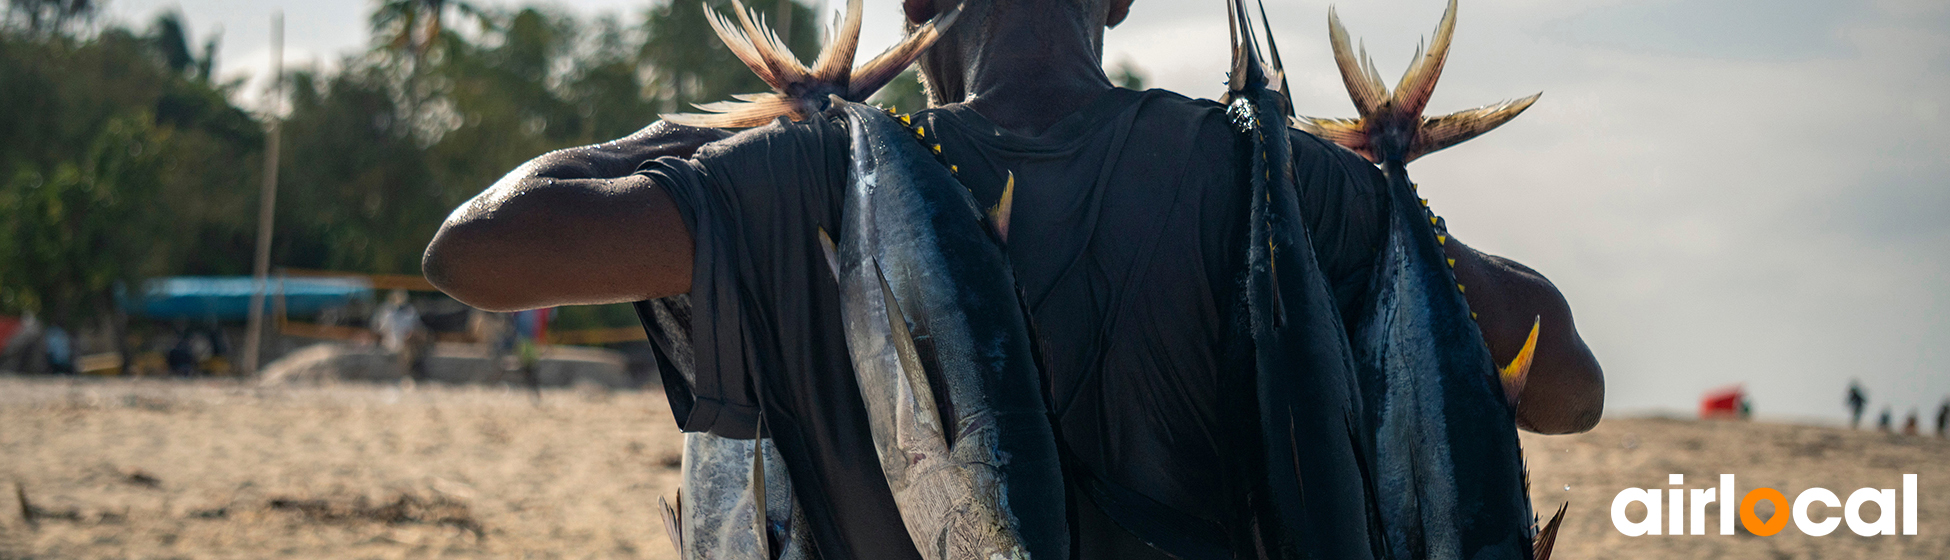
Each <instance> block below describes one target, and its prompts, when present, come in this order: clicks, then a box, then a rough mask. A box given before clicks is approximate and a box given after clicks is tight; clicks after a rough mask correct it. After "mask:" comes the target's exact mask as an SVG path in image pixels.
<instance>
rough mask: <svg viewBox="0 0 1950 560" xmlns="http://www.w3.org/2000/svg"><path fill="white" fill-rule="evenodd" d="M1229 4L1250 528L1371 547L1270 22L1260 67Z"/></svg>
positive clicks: (1327, 544)
mask: <svg viewBox="0 0 1950 560" xmlns="http://www.w3.org/2000/svg"><path fill="white" fill-rule="evenodd" d="M1227 7H1228V9H1229V11H1230V12H1231V16H1232V20H1233V27H1232V37H1233V40H1232V42H1233V64H1232V71H1231V79H1230V81H1229V83H1228V91H1227V95H1226V97H1225V100H1224V101H1225V102H1226V104H1227V112H1228V114H1229V115H1230V116H1231V118H1232V123H1233V125H1234V126H1235V127H1236V128H1237V129H1238V131H1239V133H1240V134H1241V135H1242V136H1243V137H1244V138H1245V140H1246V141H1247V143H1248V144H1249V145H1250V152H1249V154H1248V156H1247V157H1248V161H1247V162H1246V164H1245V168H1246V171H1247V177H1246V179H1247V184H1246V185H1245V188H1246V189H1247V191H1248V196H1249V198H1248V200H1250V201H1251V206H1250V209H1249V214H1248V224H1247V225H1248V227H1247V234H1248V235H1249V238H1248V240H1247V243H1246V244H1245V245H1246V251H1247V252H1246V270H1245V271H1244V273H1243V278H1242V281H1243V285H1244V287H1245V290H1244V292H1245V300H1246V301H1245V302H1244V303H1245V310H1246V314H1247V318H1248V320H1249V323H1250V329H1251V339H1252V350H1253V360H1254V367H1255V371H1254V375H1255V390H1256V395H1255V397H1256V399H1257V402H1258V405H1259V407H1258V413H1259V426H1260V433H1259V436H1260V444H1261V463H1260V468H1259V469H1256V470H1257V472H1258V473H1259V474H1260V475H1261V476H1262V477H1263V478H1262V479H1261V480H1260V481H1259V483H1260V485H1261V486H1262V489H1261V490H1260V492H1256V494H1263V500H1262V501H1261V503H1260V504H1259V505H1258V508H1257V509H1258V511H1256V512H1255V514H1256V515H1257V516H1258V517H1259V525H1260V527H1259V529H1258V531H1257V532H1258V533H1259V535H1260V538H1261V540H1262V543H1261V546H1262V547H1264V548H1266V549H1268V551H1267V554H1268V555H1270V556H1273V557H1276V558H1337V559H1346V558H1371V557H1375V556H1378V555H1377V554H1376V553H1375V552H1376V550H1375V549H1376V546H1377V543H1378V541H1377V540H1376V538H1375V537H1376V531H1377V529H1376V528H1375V524H1376V522H1375V520H1374V511H1375V504H1374V503H1373V502H1372V497H1373V491H1372V489H1371V488H1370V485H1369V484H1368V479H1367V478H1366V473H1367V471H1366V462H1367V455H1368V446H1367V443H1366V442H1367V439H1366V437H1365V435H1364V434H1363V431H1362V430H1361V428H1360V426H1359V424H1358V421H1359V418H1360V417H1361V402H1360V400H1359V399H1358V395H1359V390H1358V388H1357V387H1358V386H1357V382H1356V379H1355V376H1354V368H1353V365H1352V361H1351V357H1350V355H1351V354H1350V351H1349V348H1348V341H1347V336H1346V334H1345V329H1344V327H1343V325H1342V322H1341V319H1340V317H1339V316H1338V315H1337V314H1336V313H1335V312H1334V309H1336V304H1335V300H1334V295H1333V292H1332V290H1331V289H1330V287H1329V285H1328V284H1327V280H1326V276H1325V275H1324V274H1323V273H1322V272H1321V270H1320V265H1319V263H1318V262H1317V260H1316V259H1315V256H1314V254H1313V243H1312V241H1311V240H1310V239H1309V238H1308V232H1307V228H1306V223H1305V220H1304V217H1303V215H1302V214H1301V212H1300V199H1299V190H1298V186H1297V185H1296V184H1295V176H1296V175H1295V174H1294V170H1293V169H1292V165H1293V152H1292V146H1291V144H1290V143H1289V136H1288V131H1287V115H1290V114H1291V106H1292V103H1291V101H1290V100H1288V99H1287V98H1286V87H1285V82H1286V81H1285V79H1284V77H1283V73H1282V70H1281V68H1280V62H1279V55H1278V52H1279V51H1278V49H1277V47H1275V46H1274V44H1273V41H1272V35H1271V31H1270V28H1269V29H1268V31H1267V37H1266V39H1267V44H1266V46H1267V49H1268V52H1269V54H1271V55H1272V57H1271V63H1272V64H1271V65H1270V66H1268V65H1266V64H1265V62H1264V61H1262V59H1261V58H1260V54H1259V53H1260V49H1259V46H1258V44H1257V38H1256V37H1255V36H1254V33H1253V28H1252V26H1251V25H1250V24H1249V23H1248V22H1247V20H1248V19H1249V17H1248V14H1247V12H1246V9H1245V5H1244V3H1243V2H1242V1H1241V0H1229V1H1228V3H1227ZM1260 17H1261V19H1262V20H1264V19H1265V10H1264V9H1263V7H1262V9H1261V15H1260ZM1204 556H1208V557H1217V556H1214V555H1212V554H1206V555H1204Z"/></svg>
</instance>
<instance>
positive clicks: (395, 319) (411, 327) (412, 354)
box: [372, 290, 426, 381]
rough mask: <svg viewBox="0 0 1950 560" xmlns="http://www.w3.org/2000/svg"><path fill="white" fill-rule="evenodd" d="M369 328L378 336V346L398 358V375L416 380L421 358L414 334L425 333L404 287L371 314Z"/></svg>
mask: <svg viewBox="0 0 1950 560" xmlns="http://www.w3.org/2000/svg"><path fill="white" fill-rule="evenodd" d="M372 329H373V330H374V331H376V334H378V335H379V347H380V348H383V349H385V350H386V352H387V353H389V354H392V355H393V356H394V357H396V358H398V363H399V369H400V373H401V375H403V376H405V377H407V378H408V379H412V380H414V381H419V380H420V377H421V373H422V371H421V370H422V368H424V367H425V366H424V365H423V364H424V363H425V362H423V361H422V360H421V357H420V356H417V354H420V353H421V352H419V350H420V344H419V342H420V341H419V340H418V337H422V336H425V335H426V325H423V324H421V322H420V311H419V310H418V309H414V308H413V302H412V301H411V300H409V299H408V298H407V296H406V290H393V293H392V294H389V295H387V296H386V303H385V304H383V305H380V306H379V308H378V309H375V310H373V313H372Z"/></svg>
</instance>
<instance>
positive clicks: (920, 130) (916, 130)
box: [914, 126, 928, 136]
mask: <svg viewBox="0 0 1950 560" xmlns="http://www.w3.org/2000/svg"><path fill="white" fill-rule="evenodd" d="M927 133H928V127H925V126H917V127H914V135H915V136H920V135H923V134H927Z"/></svg>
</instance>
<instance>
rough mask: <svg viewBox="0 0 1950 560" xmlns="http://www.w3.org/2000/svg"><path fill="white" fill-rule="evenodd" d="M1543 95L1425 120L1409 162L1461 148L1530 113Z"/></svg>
mask: <svg viewBox="0 0 1950 560" xmlns="http://www.w3.org/2000/svg"><path fill="white" fill-rule="evenodd" d="M1543 95H1544V94H1542V93H1538V94H1535V95H1531V96H1530V97H1525V98H1522V99H1516V100H1511V101H1505V102H1502V103H1496V104H1492V105H1485V106H1482V107H1477V108H1475V109H1469V110H1466V111H1458V112H1455V113H1450V114H1447V115H1443V116H1440V117H1430V118H1426V119H1423V120H1422V128H1421V131H1420V132H1419V133H1418V134H1416V136H1415V141H1414V143H1413V144H1412V145H1411V146H1410V147H1409V149H1408V159H1409V160H1413V159H1415V158H1419V157H1422V156H1425V155H1428V154H1430V153H1432V152H1435V151H1437V150H1441V149H1443V148H1448V147H1450V146H1454V145H1457V144H1461V143H1463V142H1465V141H1468V140H1469V139H1471V138H1475V137H1477V136H1480V135H1482V134H1483V133H1485V132H1489V131H1491V130H1493V129H1495V128H1496V127H1499V126H1503V123H1506V122H1510V119H1514V118H1517V115H1520V114H1523V112H1524V110H1525V109H1529V108H1530V105H1531V104H1533V103H1536V102H1537V98H1539V97H1543Z"/></svg>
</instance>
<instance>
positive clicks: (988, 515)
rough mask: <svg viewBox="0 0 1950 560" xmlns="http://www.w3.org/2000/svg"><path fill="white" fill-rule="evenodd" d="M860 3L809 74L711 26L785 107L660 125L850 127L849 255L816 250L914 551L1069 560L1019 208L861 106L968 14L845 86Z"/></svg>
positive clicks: (750, 39) (736, 109)
mask: <svg viewBox="0 0 1950 560" xmlns="http://www.w3.org/2000/svg"><path fill="white" fill-rule="evenodd" d="M734 4H737V2H736V0H734ZM859 4H860V3H859V1H858V0H853V1H851V2H849V3H848V10H847V16H846V19H845V20H844V21H843V23H842V24H841V29H840V31H839V32H838V33H837V34H836V36H835V38H834V42H833V43H832V44H830V45H828V47H827V49H826V50H825V51H824V52H823V53H822V54H821V56H820V58H819V61H818V62H817V63H815V64H814V66H813V67H812V68H807V67H806V66H804V65H802V64H800V63H799V61H798V60H796V59H794V58H793V57H792V56H791V53H789V52H787V51H786V50H785V48H784V47H783V45H781V44H780V42H779V41H778V40H777V39H776V38H774V36H773V35H772V34H771V33H770V32H769V31H768V30H765V29H763V28H762V25H761V24H760V23H757V20H758V18H757V17H755V16H753V15H751V14H750V13H749V12H748V11H747V10H745V9H744V7H743V6H742V5H736V6H735V11H736V15H737V17H738V19H739V26H738V27H733V26H732V25H731V23H730V22H729V21H728V20H727V19H725V18H722V17H714V18H713V20H712V25H713V27H714V29H716V30H717V31H718V34H719V36H720V38H722V39H724V40H725V43H726V44H727V45H729V46H730V47H731V49H732V51H733V52H734V53H736V54H737V55H738V57H739V58H740V59H741V60H743V61H744V62H745V63H746V64H747V65H748V66H750V67H752V69H753V71H754V72H756V73H757V74H758V75H759V76H760V77H761V78H763V79H764V80H765V81H766V82H767V83H768V84H770V85H772V86H773V88H774V90H775V91H773V92H771V93H761V94H748V95H741V96H738V99H739V100H740V101H739V102H726V103H714V104H708V105H702V106H700V108H701V109H704V110H706V111H709V112H710V113H711V114H703V115H667V116H666V117H665V118H666V119H667V120H671V121H673V122H680V123H684V124H692V125H697V126H717V127H740V126H756V125H759V124H763V123H765V122H769V121H770V120H772V119H774V118H778V117H781V116H784V117H789V118H792V119H794V120H804V119H809V118H838V119H843V120H844V121H845V123H846V125H847V128H848V132H849V137H850V139H851V141H852V148H851V150H852V151H851V155H852V162H851V166H850V172H849V175H848V184H847V188H846V194H845V201H844V203H843V208H842V222H841V223H840V224H838V227H837V231H836V232H835V233H837V234H838V237H837V239H834V238H833V237H832V236H831V235H829V234H828V232H826V231H823V230H822V231H820V232H819V234H820V235H821V236H823V237H824V239H825V241H826V249H827V254H826V257H827V262H828V264H829V265H831V267H832V269H833V273H834V276H835V279H836V280H838V284H839V286H840V296H841V303H842V309H843V313H844V317H843V318H842V320H843V324H844V326H845V328H846V333H845V334H846V339H847V346H848V349H849V350H850V352H851V354H852V362H853V366H854V374H855V375H856V376H857V378H858V380H859V385H860V392H861V398H862V400H863V402H864V404H865V405H866V410H867V414H868V417H869V423H870V428H871V432H872V434H871V435H872V438H873V442H874V447H875V450H876V452H877V454H878V459H879V463H880V466H881V469H882V471H883V473H884V474H885V475H886V478H887V483H888V487H889V489H890V490H891V491H892V494H893V497H894V501H895V505H896V507H897V508H898V509H899V511H900V515H901V519H902V522H903V524H904V525H905V526H906V529H907V532H908V535H909V536H910V537H911V538H912V539H913V541H914V544H915V547H916V548H917V549H918V550H919V551H920V553H921V555H922V557H924V558H928V559H929V560H945V559H970V560H1018V559H1030V558H1047V559H1055V560H1061V559H1065V558H1068V557H1069V531H1068V524H1067V510H1066V502H1065V494H1064V486H1063V472H1062V465H1061V463H1060V461H1059V459H1058V454H1057V450H1056V441H1055V435H1054V433H1053V428H1052V426H1051V423H1050V419H1049V412H1048V408H1047V407H1046V406H1045V405H1044V402H1043V394H1042V382H1041V372H1040V370H1039V369H1038V367H1037V363H1036V360H1035V355H1034V353H1033V352H1034V348H1033V347H1032V345H1031V339H1030V334H1029V333H1030V330H1029V319H1028V315H1027V312H1026V311H1025V309H1024V308H1023V306H1022V303H1021V300H1020V297H1019V293H1018V291H1017V290H1016V285H1015V280H1014V278H1013V276H1012V273H1011V270H1012V269H1011V268H1010V267H1009V265H1008V261H1007V260H1006V258H1005V257H1004V255H1003V252H1002V246H1001V243H1002V242H1004V240H1005V239H1006V236H1007V224H1008V203H1007V202H1006V201H1007V200H1010V197H1009V196H1007V195H1005V196H1004V200H1005V202H1004V204H1003V205H1001V206H1000V207H998V208H997V209H995V210H993V211H992V212H986V213H985V212H984V211H982V210H981V209H978V208H976V205H975V202H974V198H973V197H972V195H970V193H969V192H968V189H967V188H966V187H964V186H963V185H961V184H960V183H959V182H958V181H956V180H955V178H954V176H953V175H952V174H951V173H950V171H949V169H948V167H947V166H946V165H944V164H942V163H941V162H940V161H939V160H938V159H936V154H938V153H939V150H940V148H939V147H938V146H932V147H930V146H924V145H923V144H921V143H920V142H919V141H918V140H917V138H916V134H915V133H914V131H912V130H909V129H908V128H907V124H906V123H905V122H904V121H902V120H897V119H896V118H895V117H893V116H891V115H889V114H886V113H884V112H883V111H880V110H878V109H874V108H871V107H868V106H865V105H860V104H859V103H858V102H859V101H861V100H863V99H865V98H866V97H867V96H868V95H871V94H872V93H873V92H874V91H875V90H877V89H878V88H879V87H880V86H881V85H884V84H885V83H886V81H887V80H888V79H891V78H892V77H893V76H894V75H895V74H898V73H899V71H900V70H901V69H904V68H906V67H907V66H908V64H910V63H911V62H912V61H913V60H914V58H916V57H918V56H919V55H920V54H921V53H922V52H923V51H924V50H925V49H926V48H927V46H928V45H930V44H931V43H932V42H933V41H934V40H935V38H937V37H938V36H939V30H940V29H942V28H945V27H946V26H947V25H948V24H949V23H950V22H952V21H953V20H954V19H955V17H956V15H957V14H958V13H959V12H958V10H954V9H951V10H948V11H946V12H944V13H942V14H941V15H940V16H937V17H936V18H935V20H934V21H932V22H929V23H927V24H924V25H921V26H918V27H917V28H916V29H915V30H914V31H913V32H911V33H910V35H909V37H908V38H907V39H906V40H904V41H903V42H902V43H901V44H899V45H896V46H895V47H894V48H892V49H889V50H888V51H887V53H885V54H882V55H881V56H879V57H877V58H875V59H874V60H873V61H871V62H868V63H867V64H866V65H864V66H862V67H861V68H859V69H853V70H852V71H851V72H849V64H850V62H851V60H852V57H853V51H854V47H855V46H856V45H857V41H858V34H859V17H860V15H859V11H860V10H859ZM754 457H763V455H755V456H754ZM755 471H762V469H755ZM760 487H763V485H760ZM757 495H758V496H760V497H761V501H762V497H763V496H764V494H763V493H757ZM756 509H758V510H760V511H764V510H766V509H767V508H765V507H763V506H759V507H757V508H756Z"/></svg>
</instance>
